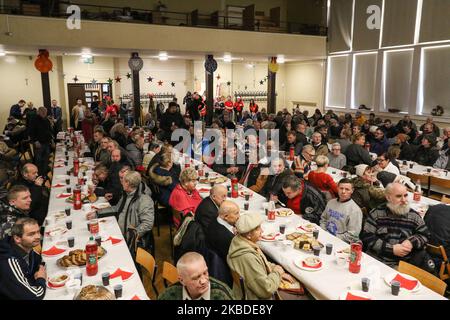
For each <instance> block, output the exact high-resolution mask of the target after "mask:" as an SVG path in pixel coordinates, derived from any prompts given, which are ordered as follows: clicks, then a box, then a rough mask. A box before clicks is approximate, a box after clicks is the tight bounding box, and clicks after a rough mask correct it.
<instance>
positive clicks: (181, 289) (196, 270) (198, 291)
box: [158, 252, 234, 300]
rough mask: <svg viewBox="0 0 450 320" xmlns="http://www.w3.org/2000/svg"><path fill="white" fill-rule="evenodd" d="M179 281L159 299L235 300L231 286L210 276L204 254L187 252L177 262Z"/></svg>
mask: <svg viewBox="0 0 450 320" xmlns="http://www.w3.org/2000/svg"><path fill="white" fill-rule="evenodd" d="M177 271H178V280H179V282H177V283H175V284H173V285H171V286H170V287H168V288H167V289H166V291H164V292H163V293H162V294H161V295H160V296H159V297H158V300H234V297H233V293H232V292H231V290H230V288H229V287H228V286H227V285H226V284H224V283H222V282H220V281H219V280H216V279H214V278H213V277H210V276H209V273H208V266H207V265H206V262H205V259H204V258H203V256H202V255H201V254H199V253H197V252H187V253H185V254H184V255H183V256H182V257H181V258H180V259H179V260H178V262H177Z"/></svg>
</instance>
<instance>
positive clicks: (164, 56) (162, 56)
mask: <svg viewBox="0 0 450 320" xmlns="http://www.w3.org/2000/svg"><path fill="white" fill-rule="evenodd" d="M158 58H159V60H161V61H167V60H168V59H169V56H168V55H167V52H160V53H159V55H158Z"/></svg>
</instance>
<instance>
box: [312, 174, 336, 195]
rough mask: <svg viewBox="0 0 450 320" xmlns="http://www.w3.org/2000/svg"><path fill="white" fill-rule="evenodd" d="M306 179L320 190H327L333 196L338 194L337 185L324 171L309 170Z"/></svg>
mask: <svg viewBox="0 0 450 320" xmlns="http://www.w3.org/2000/svg"><path fill="white" fill-rule="evenodd" d="M308 181H309V183H311V184H312V185H313V186H314V187H316V188H317V189H319V190H320V191H328V192H330V193H331V194H332V195H333V196H334V197H337V196H338V187H337V184H336V182H334V180H333V178H332V177H331V176H330V175H329V174H328V173H326V172H319V173H318V172H316V171H310V172H309V173H308Z"/></svg>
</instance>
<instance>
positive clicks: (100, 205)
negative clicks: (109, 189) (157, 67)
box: [91, 202, 111, 210]
mask: <svg viewBox="0 0 450 320" xmlns="http://www.w3.org/2000/svg"><path fill="white" fill-rule="evenodd" d="M109 207H111V204H110V203H109V202H102V203H96V204H93V205H91V208H92V209H97V210H102V209H106V208H109Z"/></svg>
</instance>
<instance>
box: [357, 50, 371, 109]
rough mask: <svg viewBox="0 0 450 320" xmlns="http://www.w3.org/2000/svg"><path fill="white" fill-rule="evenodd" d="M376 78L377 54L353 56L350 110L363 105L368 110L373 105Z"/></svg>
mask: <svg viewBox="0 0 450 320" xmlns="http://www.w3.org/2000/svg"><path fill="white" fill-rule="evenodd" d="M376 77H377V53H376V52H371V53H360V54H355V55H354V56H353V79H352V88H353V92H352V108H358V106H360V105H362V104H364V105H366V106H367V107H369V108H373V107H374V103H375V82H376Z"/></svg>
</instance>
